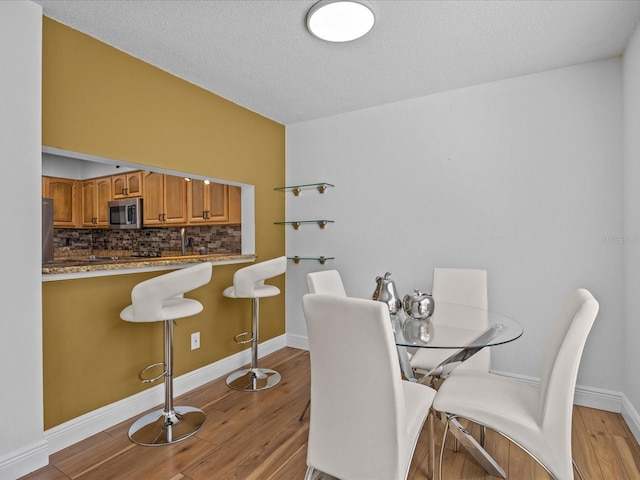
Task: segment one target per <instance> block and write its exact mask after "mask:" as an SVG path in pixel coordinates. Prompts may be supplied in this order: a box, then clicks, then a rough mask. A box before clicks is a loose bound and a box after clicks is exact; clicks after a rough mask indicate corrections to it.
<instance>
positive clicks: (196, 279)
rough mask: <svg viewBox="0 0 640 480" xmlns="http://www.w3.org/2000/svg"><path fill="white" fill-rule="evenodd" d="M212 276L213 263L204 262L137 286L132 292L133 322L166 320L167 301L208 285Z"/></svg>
mask: <svg viewBox="0 0 640 480" xmlns="http://www.w3.org/2000/svg"><path fill="white" fill-rule="evenodd" d="M211 274H212V266H211V263H209V262H203V263H199V264H197V265H194V266H192V267H186V268H183V269H180V270H176V271H174V272H170V273H166V274H164V275H160V276H158V277H154V278H150V279H149V280H145V281H144V282H141V283H139V284H137V285H136V286H135V287H133V289H132V290H131V303H132V306H133V319H132V321H134V322H157V321H159V320H164V318H163V314H162V308H163V306H164V305H165V302H166V301H167V300H169V299H171V298H173V297H182V296H183V295H184V294H185V293H186V292H189V291H191V290H195V289H196V288H198V287H201V286H203V285H206V284H207V283H209V281H210V280H211ZM176 318H181V317H176Z"/></svg>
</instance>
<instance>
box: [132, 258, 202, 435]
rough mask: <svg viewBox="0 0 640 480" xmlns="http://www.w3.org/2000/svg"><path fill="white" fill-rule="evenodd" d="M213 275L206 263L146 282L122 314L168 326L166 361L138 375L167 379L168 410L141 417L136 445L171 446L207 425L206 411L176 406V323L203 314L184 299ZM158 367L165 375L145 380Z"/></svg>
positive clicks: (134, 431) (136, 426) (135, 432)
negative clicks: (147, 374) (174, 373)
mask: <svg viewBox="0 0 640 480" xmlns="http://www.w3.org/2000/svg"><path fill="white" fill-rule="evenodd" d="M211 273H212V266H211V264H210V263H208V262H204V263H199V264H197V265H194V266H192V267H187V268H183V269H181V270H176V271H174V272H171V273H167V274H164V275H160V276H158V277H155V278H151V279H149V280H145V281H144V282H141V283H139V284H137V285H136V286H135V287H133V290H131V305H129V306H128V307H126V308H125V309H124V310H122V312H120V318H121V319H122V320H125V321H127V322H134V323H148V322H163V323H164V361H163V362H158V363H154V364H152V365H149V366H148V367H146V368H144V369H142V370H141V371H140V373H139V374H138V377H139V378H140V380H141V381H142V382H143V383H150V382H155V381H157V380H160V379H161V378H164V396H165V399H164V408H163V409H160V410H155V411H153V412H151V413H148V414H146V415H144V416H142V417H140V418H139V419H138V420H136V421H135V422H134V423H133V424H132V425H131V427H130V428H129V438H130V439H131V441H133V442H134V443H137V444H139V445H146V446H154V445H169V444H172V443H176V442H179V441H180V440H184V439H185V438H187V437H189V436H191V435H193V434H194V433H196V432H197V431H198V430H199V429H200V428H201V427H202V425H203V424H204V421H205V414H204V412H203V411H202V410H200V409H197V408H195V407H182V406H181V407H174V406H173V322H174V320H177V319H178V318H184V317H190V316H193V315H196V314H198V313H200V312H201V311H202V310H203V307H202V304H201V303H200V302H198V301H197V300H193V299H190V298H184V297H183V295H184V294H185V293H186V292H189V291H191V290H194V289H196V288H198V287H201V286H203V285H206V284H207V283H209V281H210V280H211ZM155 367H163V371H162V373H160V374H159V375H157V376H156V377H153V378H145V376H144V375H145V374H146V373H147V372H148V371H149V370H151V369H152V368H155Z"/></svg>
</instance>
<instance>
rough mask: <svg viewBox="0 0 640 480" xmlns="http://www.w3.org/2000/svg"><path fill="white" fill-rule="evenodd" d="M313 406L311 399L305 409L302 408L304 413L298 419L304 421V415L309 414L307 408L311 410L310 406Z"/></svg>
mask: <svg viewBox="0 0 640 480" xmlns="http://www.w3.org/2000/svg"><path fill="white" fill-rule="evenodd" d="M310 406H311V400H309V401H307V404H306V405H305V407H304V410H302V414H301V415H300V418H298V421H300V422H301V421H302V420H303V419H304V416H305V415H306V414H307V410H309V407H310Z"/></svg>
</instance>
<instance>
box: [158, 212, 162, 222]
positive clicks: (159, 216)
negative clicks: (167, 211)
mask: <svg viewBox="0 0 640 480" xmlns="http://www.w3.org/2000/svg"><path fill="white" fill-rule="evenodd" d="M158 221H159V222H161V221H162V214H161V213H159V214H158Z"/></svg>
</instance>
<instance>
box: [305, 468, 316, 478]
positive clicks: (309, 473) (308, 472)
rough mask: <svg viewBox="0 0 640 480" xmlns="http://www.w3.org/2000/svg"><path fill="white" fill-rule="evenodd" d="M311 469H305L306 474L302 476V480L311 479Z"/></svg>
mask: <svg viewBox="0 0 640 480" xmlns="http://www.w3.org/2000/svg"><path fill="white" fill-rule="evenodd" d="M313 472H314V470H313V467H307V472H306V473H305V475H304V480H311V479H312V478H313Z"/></svg>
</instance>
